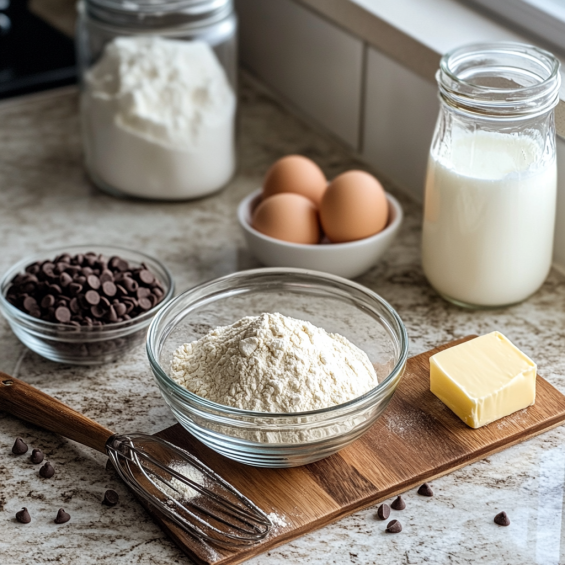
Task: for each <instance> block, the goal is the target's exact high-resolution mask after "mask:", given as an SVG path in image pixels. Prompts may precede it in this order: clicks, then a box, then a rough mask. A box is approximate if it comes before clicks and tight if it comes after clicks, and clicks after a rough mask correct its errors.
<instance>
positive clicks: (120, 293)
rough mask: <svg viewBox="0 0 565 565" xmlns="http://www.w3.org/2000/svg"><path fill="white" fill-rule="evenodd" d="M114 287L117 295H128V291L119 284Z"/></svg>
mask: <svg viewBox="0 0 565 565" xmlns="http://www.w3.org/2000/svg"><path fill="white" fill-rule="evenodd" d="M116 288H117V289H118V296H127V295H128V291H127V290H126V289H125V288H124V287H123V286H122V285H121V284H117V285H116Z"/></svg>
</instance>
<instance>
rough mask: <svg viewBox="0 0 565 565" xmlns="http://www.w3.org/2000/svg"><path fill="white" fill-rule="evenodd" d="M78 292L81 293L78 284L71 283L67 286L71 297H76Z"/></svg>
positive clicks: (80, 286) (80, 287)
mask: <svg viewBox="0 0 565 565" xmlns="http://www.w3.org/2000/svg"><path fill="white" fill-rule="evenodd" d="M80 292H82V285H81V284H79V283H78V282H73V283H71V284H70V285H69V293H70V294H71V295H72V296H76V295H77V294H79V293H80Z"/></svg>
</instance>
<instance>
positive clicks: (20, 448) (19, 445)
mask: <svg viewBox="0 0 565 565" xmlns="http://www.w3.org/2000/svg"><path fill="white" fill-rule="evenodd" d="M12 453H13V454H14V455H23V454H24V453H27V445H26V444H25V443H24V440H23V439H22V438H21V437H19V438H17V439H16V441H15V442H14V445H13V446H12Z"/></svg>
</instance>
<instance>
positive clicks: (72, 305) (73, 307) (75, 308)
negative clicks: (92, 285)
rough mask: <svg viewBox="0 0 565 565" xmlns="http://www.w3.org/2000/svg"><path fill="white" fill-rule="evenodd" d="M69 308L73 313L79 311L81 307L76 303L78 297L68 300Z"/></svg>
mask: <svg viewBox="0 0 565 565" xmlns="http://www.w3.org/2000/svg"><path fill="white" fill-rule="evenodd" d="M92 292H94V291H92ZM69 308H70V309H71V312H72V313H73V314H78V313H79V312H80V310H81V308H80V304H79V303H78V298H77V297H76V296H75V297H74V298H73V299H72V300H71V301H70V302H69Z"/></svg>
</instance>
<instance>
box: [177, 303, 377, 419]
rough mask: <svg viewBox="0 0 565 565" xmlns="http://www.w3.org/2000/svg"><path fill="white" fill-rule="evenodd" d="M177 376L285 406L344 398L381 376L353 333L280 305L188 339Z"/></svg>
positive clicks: (260, 408) (233, 402)
mask: <svg viewBox="0 0 565 565" xmlns="http://www.w3.org/2000/svg"><path fill="white" fill-rule="evenodd" d="M171 377H172V378H173V379H174V380H175V381H176V382H177V383H178V384H180V385H182V386H184V387H185V388H186V389H188V390H189V391H190V392H192V393H194V394H196V395H198V396H201V397H202V398H206V399H208V400H211V401H213V402H216V403H218V404H223V405H225V406H232V407H235V408H241V409H244V410H253V411H256V412H279V413H282V412H284V413H288V412H302V411H308V410H317V409H320V408H327V407H329V406H335V405H338V404H343V403H344V402H347V401H349V400H353V399H354V398H357V397H358V396H361V395H362V394H364V393H366V392H368V391H369V390H371V389H372V388H374V387H375V386H377V384H378V380H377V373H376V371H375V369H374V367H373V365H372V364H371V362H370V361H369V358H368V357H367V354H366V353H365V352H364V351H362V350H361V349H359V348H358V347H356V346H355V345H353V344H352V343H351V342H350V341H349V340H348V339H346V338H345V337H343V336H341V335H339V334H333V333H328V332H326V331H325V330H324V329H322V328H318V327H316V326H314V325H313V324H311V323H309V322H305V321H303V320H297V319H295V318H290V317H288V316H283V315H282V314H278V313H275V314H261V315H259V316H247V317H245V318H242V319H240V320H238V321H237V322H235V323H234V324H232V325H230V326H222V327H218V328H216V329H214V330H212V331H211V332H209V333H208V334H207V335H205V336H204V337H202V338H201V339H199V340H198V341H193V342H191V343H185V344H184V345H181V346H180V347H179V348H178V349H177V350H176V351H175V352H174V354H173V360H172V363H171Z"/></svg>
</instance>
